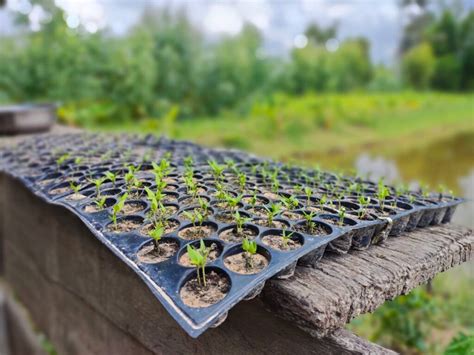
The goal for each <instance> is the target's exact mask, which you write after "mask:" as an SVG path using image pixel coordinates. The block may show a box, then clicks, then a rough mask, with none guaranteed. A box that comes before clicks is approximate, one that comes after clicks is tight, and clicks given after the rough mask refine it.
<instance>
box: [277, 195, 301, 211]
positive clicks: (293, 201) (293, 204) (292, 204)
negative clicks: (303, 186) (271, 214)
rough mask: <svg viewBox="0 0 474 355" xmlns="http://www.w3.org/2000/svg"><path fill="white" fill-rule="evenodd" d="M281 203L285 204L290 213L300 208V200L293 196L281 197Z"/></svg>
mask: <svg viewBox="0 0 474 355" xmlns="http://www.w3.org/2000/svg"><path fill="white" fill-rule="evenodd" d="M280 201H281V203H282V204H283V206H285V208H286V209H288V210H290V211H291V210H294V209H295V208H298V206H299V202H298V199H297V198H296V197H295V196H293V195H291V196H288V197H285V196H281V197H280Z"/></svg>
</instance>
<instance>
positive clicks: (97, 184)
mask: <svg viewBox="0 0 474 355" xmlns="http://www.w3.org/2000/svg"><path fill="white" fill-rule="evenodd" d="M105 180H106V178H105V177H104V176H102V177H100V178H97V179H89V181H90V182H91V183H93V184H94V185H95V193H96V194H97V196H98V197H99V196H100V188H101V186H102V184H103V183H104V181H105Z"/></svg>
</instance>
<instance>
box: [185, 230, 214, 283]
mask: <svg viewBox="0 0 474 355" xmlns="http://www.w3.org/2000/svg"><path fill="white" fill-rule="evenodd" d="M186 249H187V252H188V257H189V261H190V262H191V264H192V265H194V266H195V267H196V271H197V279H198V283H199V285H200V286H204V287H206V269H205V267H206V263H207V257H208V255H209V252H210V248H207V247H206V245H205V244H204V241H203V240H202V239H201V241H200V244H199V248H198V249H196V248H194V247H193V246H192V245H191V244H188V245H187V247H186Z"/></svg>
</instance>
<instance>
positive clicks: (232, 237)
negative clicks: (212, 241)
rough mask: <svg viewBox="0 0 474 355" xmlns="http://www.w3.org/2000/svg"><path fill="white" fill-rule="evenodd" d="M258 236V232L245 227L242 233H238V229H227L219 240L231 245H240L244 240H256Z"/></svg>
mask: <svg viewBox="0 0 474 355" xmlns="http://www.w3.org/2000/svg"><path fill="white" fill-rule="evenodd" d="M256 236H257V231H256V230H254V229H252V228H248V227H245V226H244V227H243V228H242V231H241V232H240V233H237V229H236V228H235V227H234V228H229V229H226V230H225V231H223V232H222V233H221V234H220V235H219V238H221V239H222V240H225V241H226V242H229V243H239V242H241V241H242V240H243V239H244V238H247V239H254V238H255V237H256Z"/></svg>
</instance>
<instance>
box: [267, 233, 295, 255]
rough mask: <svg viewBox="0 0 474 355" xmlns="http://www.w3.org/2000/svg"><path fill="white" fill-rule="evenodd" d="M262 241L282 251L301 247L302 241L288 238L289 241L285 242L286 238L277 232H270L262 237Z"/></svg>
mask: <svg viewBox="0 0 474 355" xmlns="http://www.w3.org/2000/svg"><path fill="white" fill-rule="evenodd" d="M262 242H263V243H264V244H266V245H268V246H269V247H270V248H273V249H277V250H282V251H290V250H295V249H298V248H301V245H302V244H301V243H300V241H299V240H294V239H288V241H287V242H286V244H285V242H284V239H283V238H282V237H281V235H277V234H269V235H266V236H264V237H263V238H262Z"/></svg>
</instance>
